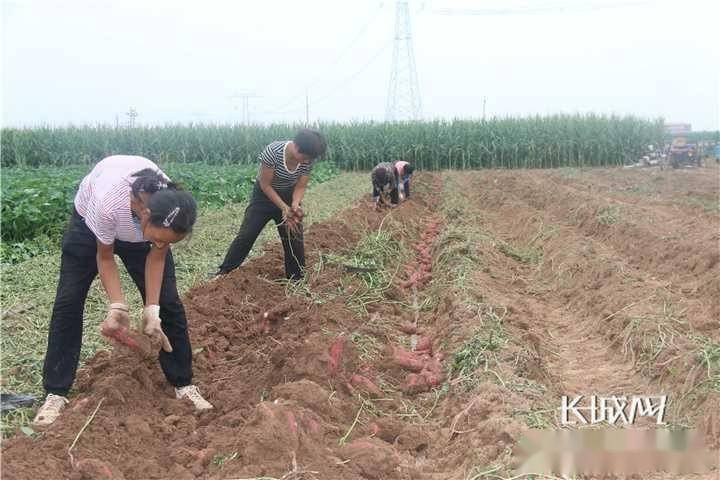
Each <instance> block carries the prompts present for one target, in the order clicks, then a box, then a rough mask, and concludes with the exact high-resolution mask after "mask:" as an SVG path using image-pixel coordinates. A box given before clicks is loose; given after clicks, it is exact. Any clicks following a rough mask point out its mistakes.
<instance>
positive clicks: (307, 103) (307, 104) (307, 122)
mask: <svg viewBox="0 0 720 480" xmlns="http://www.w3.org/2000/svg"><path fill="white" fill-rule="evenodd" d="M305 126H306V127H307V126H310V94H308V91H307V90H305Z"/></svg>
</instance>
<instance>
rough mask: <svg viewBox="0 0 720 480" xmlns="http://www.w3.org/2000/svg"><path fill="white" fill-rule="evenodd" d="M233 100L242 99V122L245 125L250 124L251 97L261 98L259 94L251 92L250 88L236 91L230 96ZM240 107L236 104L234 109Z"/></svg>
mask: <svg viewBox="0 0 720 480" xmlns="http://www.w3.org/2000/svg"><path fill="white" fill-rule="evenodd" d="M228 98H229V99H230V100H231V101H235V100H240V101H241V102H240V104H241V108H242V113H241V117H240V118H241V122H242V123H244V124H245V125H250V99H251V98H260V96H259V95H255V93H254V92H250V91H248V90H244V91H242V92H236V93H235V94H233V95H230V96H229V97H228ZM237 109H238V107H237V105H235V106H234V107H233V110H237Z"/></svg>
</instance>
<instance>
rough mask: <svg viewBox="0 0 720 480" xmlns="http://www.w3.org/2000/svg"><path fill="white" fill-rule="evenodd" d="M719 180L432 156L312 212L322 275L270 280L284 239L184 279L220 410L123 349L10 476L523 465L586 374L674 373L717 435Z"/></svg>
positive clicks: (690, 419) (664, 385)
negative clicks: (449, 166)
mask: <svg viewBox="0 0 720 480" xmlns="http://www.w3.org/2000/svg"><path fill="white" fill-rule="evenodd" d="M719 181H720V170H718V169H717V168H703V169H695V170H681V171H667V170H666V171H659V170H653V169H646V170H633V171H628V170H621V169H613V170H584V171H579V170H555V171H482V172H472V173H468V172H450V173H443V174H429V173H422V174H420V175H418V176H417V178H416V179H415V180H414V182H415V184H414V186H413V197H412V198H411V199H410V200H409V201H408V202H406V203H404V204H403V205H401V206H400V208H398V209H396V210H394V211H392V212H391V213H388V212H375V211H374V210H373V209H372V208H370V206H369V203H368V202H369V199H365V200H364V202H363V203H361V204H358V205H353V206H350V207H349V208H348V209H347V210H345V211H343V212H342V213H341V214H339V215H337V216H336V217H334V218H333V219H331V220H330V221H327V222H323V223H321V224H316V225H313V226H312V227H311V228H310V229H309V230H308V232H307V234H306V250H307V251H308V252H310V253H309V259H308V275H307V278H306V281H303V282H301V283H300V284H297V285H286V284H285V283H283V282H281V281H277V280H276V279H278V278H281V277H282V274H283V271H282V265H283V264H282V255H281V250H280V246H279V245H276V246H275V247H274V248H270V249H269V250H268V253H267V254H266V255H265V256H263V257H260V258H257V259H254V260H252V261H250V262H249V263H248V264H246V265H245V266H243V267H242V268H241V269H239V270H237V271H235V272H233V273H232V274H230V275H229V276H227V277H226V278H223V279H221V280H219V281H216V282H212V283H209V284H206V285H203V286H201V287H199V288H196V289H195V290H193V291H191V292H190V293H189V294H188V295H187V297H186V298H185V307H186V310H187V313H188V319H189V322H190V325H191V339H192V342H193V347H194V362H195V363H194V365H195V382H196V383H197V384H198V385H199V386H200V387H201V390H202V392H203V393H204V394H205V396H206V398H207V399H208V400H210V401H211V402H212V403H213V404H214V405H215V407H216V408H215V410H213V411H211V412H208V413H203V414H200V415H196V414H194V413H193V412H192V411H191V408H190V407H189V406H188V405H184V404H182V403H180V402H177V401H176V400H174V397H173V395H172V389H171V388H170V387H168V386H167V385H166V383H165V381H164V377H163V376H162V373H161V371H160V369H159V367H158V365H157V361H156V360H155V358H154V354H153V355H148V356H145V357H143V356H142V355H140V354H138V353H136V352H134V351H129V350H127V349H126V348H124V347H117V348H116V349H115V350H113V352H112V353H111V354H108V353H107V352H102V353H99V354H98V355H97V356H96V357H95V358H94V359H92V360H91V361H89V362H88V365H87V367H86V368H85V369H84V370H82V371H81V372H79V375H78V381H77V382H76V389H77V392H76V395H75V396H74V397H73V398H72V401H71V403H70V405H69V406H68V408H67V410H66V412H65V413H64V414H63V416H62V417H61V419H60V420H59V421H58V422H57V423H56V424H55V425H53V426H52V427H51V428H49V429H48V430H47V431H45V432H42V433H40V434H39V435H36V436H35V438H30V437H27V436H26V435H24V434H22V433H19V434H18V435H16V436H15V437H14V438H11V439H9V440H8V441H6V442H5V443H4V445H3V446H2V468H3V471H2V474H3V475H2V476H3V478H7V479H19V480H20V479H22V480H24V479H28V480H29V479H38V478H72V479H101V478H109V479H115V480H117V479H127V480H130V479H165V478H173V479H193V478H203V479H216V480H220V479H227V480H229V479H249V478H276V479H280V478H282V479H285V480H290V479H294V480H299V479H313V478H317V479H428V480H430V479H432V480H440V479H443V480H445V479H463V480H467V479H482V478H510V477H512V476H513V469H515V468H516V467H518V465H519V462H520V460H519V456H518V442H519V440H520V439H521V437H522V436H523V435H524V433H525V432H526V431H527V430H528V429H530V428H557V427H558V423H559V419H558V415H557V410H558V407H559V406H560V396H561V395H573V394H577V395H580V394H583V395H591V394H614V395H623V394H624V395H656V394H661V393H664V394H667V395H668V396H669V399H670V405H669V407H668V412H667V413H666V419H665V420H666V422H667V423H669V424H670V425H671V426H673V427H676V428H683V427H696V428H698V429H699V430H700V431H701V432H702V433H703V434H704V435H705V440H706V443H707V444H708V445H709V446H710V447H711V448H713V449H718V447H719V446H720V416H719V415H720V371H719V370H718V365H719V363H720V251H719V248H718V247H719V242H720V209H719V207H718V199H719V198H718V195H719V193H720V183H719ZM348 264H351V265H352V266H354V267H361V268H365V269H368V270H370V271H357V270H358V269H357V268H355V269H353V268H350V269H348V268H346V267H345V266H344V265H348ZM373 269H377V270H373ZM100 402H102V403H101V405H100V406H99V408H97V412H96V413H95V416H94V417H93V418H92V422H91V423H90V424H89V426H87V428H86V429H85V430H84V431H83V432H82V435H81V436H80V437H79V438H77V442H76V445H75V447H74V448H73V450H72V456H73V458H74V461H73V462H71V459H70V456H69V455H68V448H69V447H70V445H71V444H72V443H73V441H74V440H75V439H76V436H77V435H78V432H80V431H81V429H82V428H83V425H85V424H86V422H87V421H88V419H90V418H91V416H92V414H93V412H94V411H95V410H96V407H98V404H99V403H100ZM515 478H519V477H515ZM637 478H650V477H649V476H647V475H642V476H641V477H637ZM653 478H656V477H653ZM657 478H661V477H657ZM662 478H676V477H662ZM677 478H708V479H709V478H717V471H715V472H711V473H708V474H706V475H704V476H684V477H677Z"/></svg>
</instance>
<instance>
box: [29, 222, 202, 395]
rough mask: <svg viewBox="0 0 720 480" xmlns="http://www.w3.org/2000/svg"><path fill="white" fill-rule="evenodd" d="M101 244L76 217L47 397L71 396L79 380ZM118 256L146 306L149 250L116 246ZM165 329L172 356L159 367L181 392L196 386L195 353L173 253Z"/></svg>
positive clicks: (165, 291) (49, 356) (163, 310)
mask: <svg viewBox="0 0 720 480" xmlns="http://www.w3.org/2000/svg"><path fill="white" fill-rule="evenodd" d="M96 242H97V240H96V238H95V235H94V234H93V233H92V232H91V231H90V229H89V228H88V227H87V225H85V220H83V218H82V217H81V216H80V215H78V213H77V212H74V213H73V216H72V218H71V219H70V223H69V224H68V227H67V230H66V231H65V235H64V236H63V240H62V258H61V263H60V280H59V281H58V287H57V294H56V296H55V304H54V305H53V312H52V319H51V321H50V332H49V334H48V349H47V353H46V355H45V366H44V369H43V383H44V386H45V390H46V391H47V392H48V393H54V394H56V395H63V396H65V395H67V393H68V391H69V390H70V387H71V386H72V384H73V382H74V380H75V372H76V370H77V366H78V361H79V360H80V346H81V342H82V332H83V312H84V310H85V299H86V298H87V294H88V291H89V290H90V285H91V284H92V282H93V280H94V279H95V277H96V276H97V273H98V270H97V260H96V252H97V244H96ZM114 249H115V253H116V254H117V255H118V256H119V257H120V259H121V260H122V262H123V264H125V268H126V269H127V271H128V273H129V274H130V276H131V277H132V279H133V281H134V282H135V285H137V288H138V290H139V291H140V294H141V295H142V297H143V300H145V258H146V257H147V254H148V252H149V251H150V244H149V243H146V242H143V243H131V242H121V241H119V240H116V241H115V246H114ZM160 319H161V326H162V329H163V332H165V335H167V337H168V339H169V340H170V344H171V345H172V348H173V351H172V353H167V352H165V351H164V350H160V357H159V358H160V366H161V368H162V370H163V372H164V373H165V378H167V380H168V382H170V383H171V384H172V385H174V386H176V387H184V386H186V385H190V383H191V381H192V348H191V346H190V338H189V337H188V331H187V320H186V319H185V309H184V308H183V305H182V302H181V301H180V297H179V296H178V292H177V286H176V284H175V263H174V261H173V257H172V252H170V251H169V250H168V254H167V258H166V259H165V272H164V274H163V280H162V287H161V289H160Z"/></svg>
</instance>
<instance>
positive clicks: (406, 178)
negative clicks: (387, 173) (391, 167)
mask: <svg viewBox="0 0 720 480" xmlns="http://www.w3.org/2000/svg"><path fill="white" fill-rule="evenodd" d="M414 171H415V167H413V166H412V165H411V164H410V163H409V162H406V161H405V160H398V161H397V162H395V172H396V173H397V177H398V190H399V197H400V200H405V199H406V198H410V177H411V176H412V174H413V172H414Z"/></svg>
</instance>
